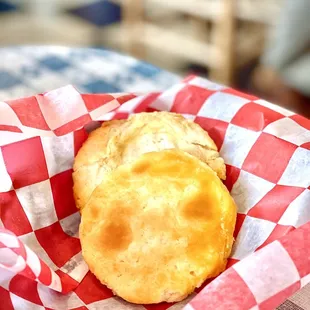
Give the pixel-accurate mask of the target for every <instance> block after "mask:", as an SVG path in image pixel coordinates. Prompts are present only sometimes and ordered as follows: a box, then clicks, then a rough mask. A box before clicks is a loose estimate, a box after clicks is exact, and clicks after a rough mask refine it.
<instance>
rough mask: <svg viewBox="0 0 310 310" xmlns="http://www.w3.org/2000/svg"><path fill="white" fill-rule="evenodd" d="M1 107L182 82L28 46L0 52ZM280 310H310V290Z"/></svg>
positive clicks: (99, 57) (125, 59) (93, 54)
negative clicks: (49, 94)
mask: <svg viewBox="0 0 310 310" xmlns="http://www.w3.org/2000/svg"><path fill="white" fill-rule="evenodd" d="M0 59H1V62H0V101H3V100H9V99H16V98H21V97H26V96H31V95H34V94H38V93H42V92H45V91H48V90H52V89H55V88H58V87H61V86H65V85H68V84H72V85H74V86H75V87H76V88H77V89H78V90H79V91H80V92H82V93H109V92H139V93H147V92H151V91H161V90H164V89H166V88H167V87H170V86H172V85H173V84H175V83H177V82H179V81H180V80H181V77H179V76H177V75H174V74H172V73H169V72H167V71H165V70H161V69H159V68H157V67H154V66H152V65H150V64H147V63H144V62H141V61H139V60H136V59H134V58H132V57H129V56H125V55H120V54H118V53H115V52H112V51H108V50H105V49H91V48H67V47H60V46H59V47H58V46H53V47H50V46H26V47H8V48H0ZM278 309H279V310H297V309H298V310H300V309H305V310H307V309H309V310H310V285H308V286H306V287H305V288H304V289H303V290H301V291H299V292H298V293H297V294H295V295H294V296H293V297H291V298H290V299H289V300H287V301H286V302H285V303H283V304H282V305H281V306H280V307H279V308H278Z"/></svg>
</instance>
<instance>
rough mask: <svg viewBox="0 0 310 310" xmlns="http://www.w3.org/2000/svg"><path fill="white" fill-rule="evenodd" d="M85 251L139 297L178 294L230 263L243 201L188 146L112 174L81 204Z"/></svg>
mask: <svg viewBox="0 0 310 310" xmlns="http://www.w3.org/2000/svg"><path fill="white" fill-rule="evenodd" d="M81 213H82V221H81V224H80V240H81V244H82V254H83V257H84V259H85V261H86V262H87V264H88V266H89V268H90V270H91V271H92V272H93V273H94V274H95V275H96V277H97V278H98V279H99V280H100V281H101V283H102V284H105V285H107V286H108V287H109V288H111V289H112V290H113V291H114V292H115V294H117V295H118V296H120V297H122V298H123V299H125V300H127V301H129V302H132V303H139V304H140V303H144V304H150V303H159V302H162V301H167V302H175V301H180V300H183V299H184V298H186V297H187V296H188V295H189V294H190V293H192V292H193V290H194V289H195V288H196V287H199V286H200V285H201V284H202V283H203V282H204V281H205V280H206V279H207V278H211V277H215V276H217V275H218V274H219V273H220V272H222V271H223V270H224V269H225V266H226V263H227V258H228V256H229V255H230V252H231V247H232V244H233V231H234V227H235V221H236V205H235V203H234V201H233V199H232V197H231V196H230V194H229V192H228V190H227V189H226V187H225V186H224V185H223V184H222V182H221V180H220V179H219V178H218V177H217V175H216V173H215V172H214V171H213V170H212V169H211V168H210V167H209V166H208V165H206V164H205V163H203V162H202V161H200V160H198V159H197V158H196V157H194V156H191V155H189V154H187V153H185V152H183V151H181V150H176V149H175V150H164V151H160V152H151V153H147V154H144V155H142V156H140V157H139V158H138V159H137V160H135V161H134V162H132V163H130V164H125V165H122V166H119V167H118V168H116V169H115V170H114V171H112V172H111V173H109V174H106V175H105V177H104V179H103V181H102V182H101V183H100V184H99V185H98V186H97V188H96V189H95V190H94V192H93V193H92V195H91V198H90V199H89V202H88V203H87V205H86V207H85V208H84V209H83V210H82V211H81Z"/></svg>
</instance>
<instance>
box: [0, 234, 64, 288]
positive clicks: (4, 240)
mask: <svg viewBox="0 0 310 310" xmlns="http://www.w3.org/2000/svg"><path fill="white" fill-rule="evenodd" d="M0 244H3V245H5V247H0V268H3V269H5V270H8V271H10V272H12V273H15V274H19V273H21V274H22V271H23V270H25V267H26V266H28V267H29V268H30V269H31V271H32V272H33V273H34V274H35V275H36V277H35V279H33V280H35V281H37V282H39V283H41V284H43V285H46V286H48V287H49V288H50V289H52V290H55V291H58V292H63V291H62V283H61V279H60V278H59V276H58V275H57V274H56V273H55V272H54V271H53V270H52V269H51V268H50V267H48V266H47V268H45V272H46V273H48V274H44V273H41V274H40V276H39V275H38V274H37V272H36V271H35V270H36V269H37V267H38V265H37V264H38V262H39V264H40V265H41V266H42V265H43V264H44V265H45V263H44V262H43V261H42V260H41V259H40V258H38V256H37V255H36V254H35V253H34V252H33V251H32V250H31V249H29V247H27V245H25V244H23V242H21V241H20V240H19V239H18V238H17V237H16V236H15V235H14V234H13V233H11V232H10V231H8V230H6V229H2V228H0ZM1 250H6V251H7V253H9V252H10V253H11V255H10V256H9V255H5V256H3V255H2V254H3V253H2V252H1ZM29 258H31V259H29ZM39 273H40V272H39ZM25 276H26V277H27V275H25ZM38 276H39V277H38ZM46 276H48V277H46ZM46 278H48V279H50V278H51V281H48V282H47V281H45V280H46ZM63 293H65V292H63Z"/></svg>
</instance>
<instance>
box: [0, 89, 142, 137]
mask: <svg viewBox="0 0 310 310" xmlns="http://www.w3.org/2000/svg"><path fill="white" fill-rule="evenodd" d="M126 97H128V98H134V97H136V95H135V94H134V93H132V94H129V93H122V94H119V93H115V94H92V95H91V98H90V97H89V95H88V94H80V93H79V92H78V91H77V90H76V89H75V88H74V87H73V86H72V85H67V86H64V87H61V88H58V89H55V90H52V91H48V92H46V93H43V94H39V95H36V96H31V97H27V98H21V99H17V100H9V101H7V102H1V101H0V130H1V129H2V130H8V131H13V132H16V133H22V134H25V135H26V137H33V136H42V137H44V136H47V137H48V136H54V135H56V136H60V135H65V134H67V133H69V132H72V131H74V130H78V129H80V128H81V127H83V126H84V125H85V124H86V123H89V122H90V121H97V120H101V118H102V117H103V115H105V114H106V113H109V112H111V111H113V110H115V109H116V108H118V107H120V105H121V103H122V102H123V101H124V100H125V101H126ZM89 99H90V100H89ZM20 106H23V107H24V109H25V111H26V112H27V113H28V114H29V115H27V117H25V111H22V113H20V109H19V107H20ZM27 109H28V111H27ZM20 114H23V115H20ZM20 116H22V119H20ZM31 121H33V126H30V122H31ZM36 122H37V124H36ZM70 122H71V123H72V125H71V127H69V128H68V129H66V128H65V129H62V130H61V128H62V127H63V126H65V125H66V124H68V123H70Z"/></svg>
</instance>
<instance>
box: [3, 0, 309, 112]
mask: <svg viewBox="0 0 310 310" xmlns="http://www.w3.org/2000/svg"><path fill="white" fill-rule="evenodd" d="M309 16H310V0H109V1H108V0H66V1H62V0H4V1H3V0H0V29H1V30H0V47H3V48H5V47H9V48H10V49H11V51H13V50H12V48H13V47H14V46H16V47H19V46H23V45H28V46H29V45H31V46H38V45H39V46H42V45H57V46H59V45H61V46H68V47H95V48H100V49H102V48H103V49H104V50H106V49H112V50H114V51H117V52H119V53H124V54H127V55H131V56H133V57H134V58H137V59H140V60H144V61H146V62H147V63H150V64H152V65H154V66H156V67H159V68H162V69H165V70H167V71H169V72H172V73H174V74H175V75H174V76H185V75H188V74H199V75H202V76H205V77H208V78H209V79H211V80H213V81H216V82H219V83H223V84H226V85H229V86H233V87H236V88H238V89H240V90H243V91H246V92H251V93H254V94H256V95H258V96H261V97H263V98H264V99H267V100H270V101H272V102H274V103H277V104H281V105H283V106H285V107H288V108H290V109H292V110H296V111H298V112H300V113H303V114H304V115H308V116H309V111H310V106H309V99H308V97H310V53H309V52H310V23H309V21H308V19H309ZM7 51H8V50H6V53H7ZM13 52H14V51H13ZM17 54H18V53H17ZM1 55H2V59H1V58H0V65H2V67H0V68H2V70H6V71H8V70H9V69H8V67H10V66H14V62H15V60H12V59H11V58H7V57H4V56H3V55H4V54H3V53H2V54H1V53H0V57H1ZM17 58H18V57H17ZM10 59H11V60H10ZM14 59H15V58H14ZM49 61H50V60H49ZM1 62H2V64H1ZM8 62H10V64H8ZM54 62H55V63H53V64H52V65H50V66H52V67H53V66H54V67H57V66H58V67H59V66H60V67H62V65H63V64H61V59H60V60H59V62H60V63H58V64H57V59H56V60H55V59H54ZM85 62H86V59H85ZM45 65H46V63H45ZM3 68H4V69H3ZM151 68H152V67H148V66H147V65H145V66H144V68H143V70H144V72H143V74H144V75H145V76H147V75H148V72H150V74H153V73H152V72H153V71H152V70H153V69H151ZM10 74H11V75H12V73H10ZM143 74H142V75H143ZM1 76H2V78H1ZM171 76H172V75H171ZM10 78H11V77H10ZM1 79H2V84H3V85H4V86H7V85H8V80H7V79H8V77H7V76H6V75H5V74H2V75H1V71H0V95H1ZM4 80H5V81H4ZM142 80H143V76H142ZM3 81H4V82H3ZM171 81H174V80H173V78H171ZM45 82H46V83H47V85H50V86H53V84H52V83H50V84H49V83H48V81H46V80H45ZM64 82H67V83H68V82H69V83H70V82H71V81H67V80H66V81H64ZM9 84H10V83H9ZM4 86H2V88H4ZM85 90H86V91H89V92H96V90H97V91H102V89H101V88H99V89H94V88H92V89H88V88H86V89H85ZM116 90H118V89H116ZM119 90H121V91H124V90H127V89H126V88H119ZM129 90H130V89H129ZM17 94H18V95H20V94H23V93H22V92H17V93H16V95H17ZM0 99H3V98H0Z"/></svg>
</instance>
